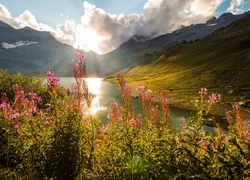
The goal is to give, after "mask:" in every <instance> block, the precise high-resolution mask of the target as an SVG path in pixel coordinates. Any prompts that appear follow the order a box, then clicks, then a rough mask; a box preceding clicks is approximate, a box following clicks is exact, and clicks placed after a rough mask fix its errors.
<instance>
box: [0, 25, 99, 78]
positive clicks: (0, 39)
mask: <svg viewBox="0 0 250 180" xmlns="http://www.w3.org/2000/svg"><path fill="white" fill-rule="evenodd" d="M75 52H76V50H75V49H74V48H73V47H72V46H69V45H66V44H62V43H60V42H58V41H57V40H56V39H55V38H54V37H53V36H52V35H51V34H50V33H49V32H42V31H36V30H33V29H31V28H27V27H25V28H22V29H14V28H12V27H11V26H9V25H8V24H6V23H4V22H2V21H0V68H1V69H4V70H7V71H8V72H9V73H11V74H13V73H17V72H21V73H23V74H30V73H32V74H40V73H41V72H46V70H47V68H48V67H50V68H51V69H53V70H54V71H55V73H56V75H57V76H73V73H72V69H71V66H72V64H73V62H74V55H75ZM97 56H98V55H97V54H96V53H94V52H89V53H86V58H87V59H91V61H87V66H88V67H89V68H88V71H87V73H88V75H89V76H97V75H99V74H100V72H101V70H100V69H99V68H98V66H97V59H98V57H97ZM96 67H97V68H96Z"/></svg>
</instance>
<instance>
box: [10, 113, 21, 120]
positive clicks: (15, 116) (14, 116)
mask: <svg viewBox="0 0 250 180" xmlns="http://www.w3.org/2000/svg"><path fill="white" fill-rule="evenodd" d="M18 116H19V113H15V114H13V115H12V116H11V119H16V118H18Z"/></svg>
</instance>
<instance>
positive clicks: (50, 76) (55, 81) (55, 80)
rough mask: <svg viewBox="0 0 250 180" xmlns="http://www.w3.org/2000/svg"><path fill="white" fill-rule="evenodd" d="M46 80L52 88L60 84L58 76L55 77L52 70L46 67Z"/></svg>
mask: <svg viewBox="0 0 250 180" xmlns="http://www.w3.org/2000/svg"><path fill="white" fill-rule="evenodd" d="M47 81H48V84H49V86H50V87H51V88H52V89H53V88H56V87H59V86H60V82H59V81H60V78H58V77H56V76H55V74H54V72H53V71H51V70H50V68H48V71H47Z"/></svg>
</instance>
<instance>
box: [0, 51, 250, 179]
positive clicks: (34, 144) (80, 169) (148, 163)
mask: <svg viewBox="0 0 250 180" xmlns="http://www.w3.org/2000/svg"><path fill="white" fill-rule="evenodd" d="M73 71H74V75H75V79H76V84H75V85H72V87H71V88H70V89H69V90H66V89H64V88H63V87H61V86H60V84H59V78H57V77H55V75H54V73H53V71H51V70H50V69H48V72H47V81H48V84H47V87H46V88H45V87H44V86H43V85H42V83H40V81H38V80H37V82H39V83H38V84H36V85H35V88H34V85H33V84H32V83H23V82H28V79H30V77H28V76H27V77H25V76H23V75H13V76H11V75H9V74H7V72H4V71H2V72H1V73H4V74H5V75H4V76H2V77H1V78H2V79H1V84H0V89H1V101H0V138H1V142H0V162H1V163H0V170H1V171H0V178H1V179H247V178H249V176H250V141H249V136H248V131H247V130H244V128H243V127H242V125H241V114H240V107H239V106H238V105H235V106H234V108H233V111H232V112H227V113H226V116H227V119H228V122H229V130H228V133H227V134H224V133H223V132H222V130H221V129H220V127H219V125H218V124H217V127H218V128H217V133H216V134H212V133H210V132H207V131H205V130H204V129H203V127H204V125H205V124H207V123H209V124H211V123H214V121H213V119H211V118H210V117H209V116H208V114H209V110H210V109H211V106H212V105H213V104H214V103H216V102H217V101H219V100H220V95H219V94H217V93H214V94H211V95H210V96H209V95H208V91H207V89H206V88H201V90H200V92H199V95H200V96H199V99H197V100H196V101H195V104H194V106H195V107H196V108H197V113H196V114H195V116H193V117H192V118H191V119H190V120H187V121H186V120H185V119H184V118H182V131H181V132H177V131H174V130H172V129H171V119H170V118H169V115H170V109H169V102H168V99H167V98H165V96H164V94H163V92H162V91H161V90H160V91H159V102H160V107H158V106H157V105H156V104H155V103H154V102H153V94H152V91H150V90H148V89H146V88H145V87H144V86H141V85H140V86H138V91H139V99H140V103H141V114H136V112H135V108H134V106H133V104H131V103H130V96H131V86H130V85H129V84H128V83H126V82H125V81H124V79H123V77H121V76H120V75H119V74H117V75H116V77H117V79H118V83H119V89H120V92H121V102H122V106H121V107H119V106H118V103H117V102H112V104H111V108H110V112H109V114H108V119H109V121H108V122H107V123H105V124H104V123H102V122H101V121H99V120H97V119H94V118H93V117H92V115H91V114H90V113H89V108H90V106H91V99H92V98H93V96H92V95H91V94H90V93H89V91H88V87H87V85H86V83H85V81H84V79H83V78H84V77H86V67H85V58H84V54H83V53H82V52H77V54H76V64H75V65H73ZM16 76H19V78H21V80H20V79H19V80H18V81H16V80H15V81H14V80H13V79H15V78H16ZM5 77H8V78H9V79H11V81H6V80H4V78H5ZM34 81H35V79H34ZM7 82H8V83H9V82H12V83H11V86H12V88H10V85H8V86H7V84H6V83H7ZM6 87H8V88H6ZM3 89H5V91H3ZM158 108H160V109H161V113H160V112H159V110H158ZM232 113H234V114H235V116H233V115H232ZM233 117H235V118H233ZM215 124H216V123H215Z"/></svg>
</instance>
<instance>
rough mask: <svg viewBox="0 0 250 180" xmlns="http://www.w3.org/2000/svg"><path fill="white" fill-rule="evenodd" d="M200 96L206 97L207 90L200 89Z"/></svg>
mask: <svg viewBox="0 0 250 180" xmlns="http://www.w3.org/2000/svg"><path fill="white" fill-rule="evenodd" d="M199 93H200V94H201V95H205V96H206V95H207V93H208V90H207V88H204V87H202V88H201V91H200V92H199Z"/></svg>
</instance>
